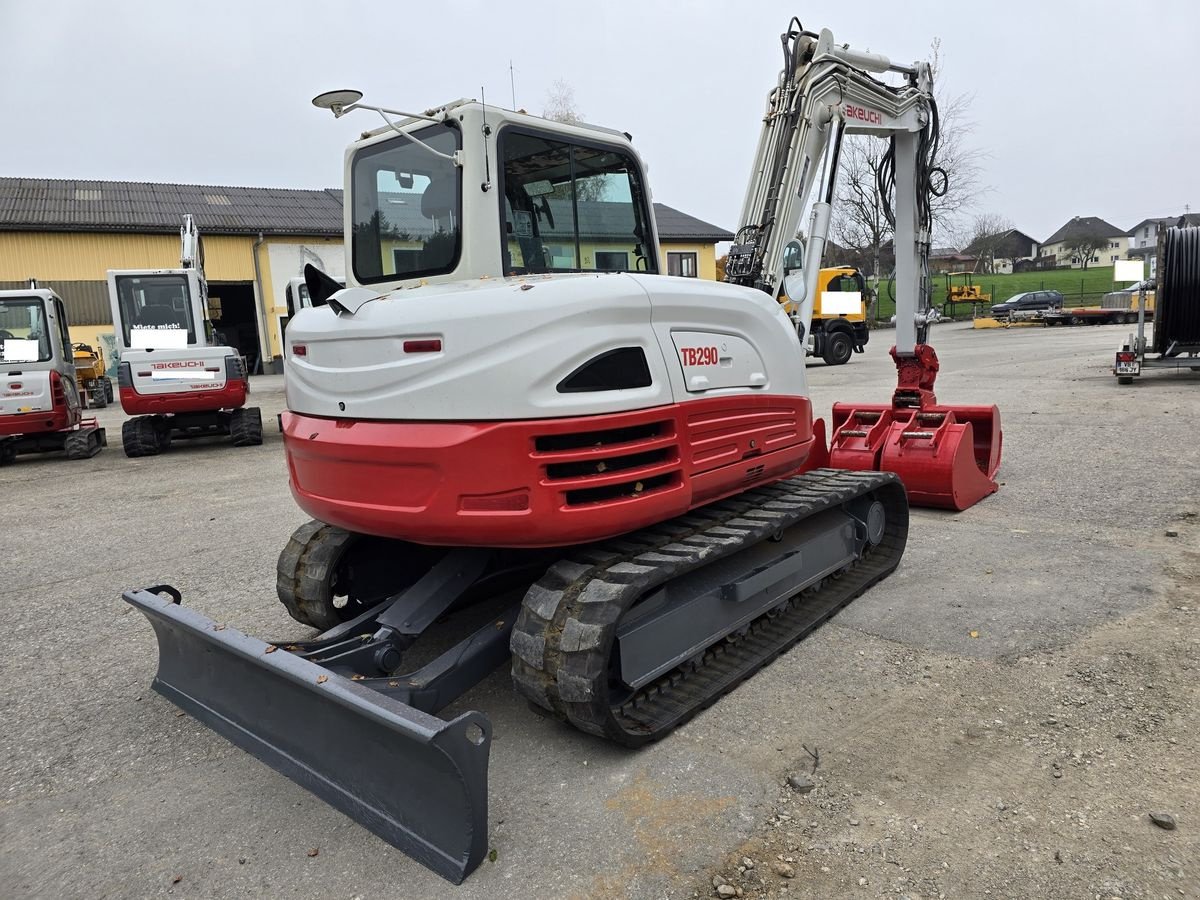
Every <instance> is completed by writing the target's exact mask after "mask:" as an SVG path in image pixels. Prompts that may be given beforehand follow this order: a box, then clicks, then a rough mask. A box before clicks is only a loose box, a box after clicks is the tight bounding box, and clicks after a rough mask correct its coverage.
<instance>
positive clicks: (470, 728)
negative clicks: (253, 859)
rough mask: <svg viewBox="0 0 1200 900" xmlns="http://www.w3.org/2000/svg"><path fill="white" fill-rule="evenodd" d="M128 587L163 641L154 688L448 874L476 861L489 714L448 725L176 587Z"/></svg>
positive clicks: (483, 826)
mask: <svg viewBox="0 0 1200 900" xmlns="http://www.w3.org/2000/svg"><path fill="white" fill-rule="evenodd" d="M162 593H167V594H170V595H171V596H170V597H164V596H161V594H162ZM123 596H124V599H125V600H126V602H128V603H130V604H132V605H133V606H135V607H137V608H138V609H139V610H141V612H142V613H144V614H145V616H146V618H147V619H149V620H150V624H151V625H152V626H153V627H154V632H155V635H156V636H157V638H158V650H159V654H158V674H157V675H156V676H155V678H154V683H153V687H154V690H156V691H158V693H160V694H162V695H163V696H164V697H166V698H167V699H168V700H170V701H171V702H172V703H174V704H175V705H176V706H178V707H179V708H180V709H182V710H184V711H185V712H187V713H189V714H190V715H192V716H194V717H195V718H196V719H198V720H199V721H201V722H203V723H204V724H205V725H207V726H209V727H210V728H212V729H213V730H214V731H216V732H217V733H218V734H220V735H221V736H223V737H225V738H227V739H228V740H230V741H231V742H233V743H234V744H236V745H237V746H239V747H241V748H242V749H243V750H246V751H248V752H249V753H252V754H253V755H254V756H256V757H258V759H260V760H262V761H263V762H265V763H266V764H267V765H269V766H271V768H273V769H275V770H276V771H277V772H280V773H282V774H284V775H286V776H287V777H288V778H290V779H292V780H293V781H295V782H296V783H297V784H299V785H300V786H302V787H304V788H307V789H308V790H309V791H311V792H312V793H314V794H316V795H317V796H318V797H320V798H321V799H322V800H324V801H325V802H327V803H329V804H330V805H331V806H334V807H336V808H337V809H339V810H341V811H342V812H344V813H345V814H346V815H348V816H350V817H351V818H352V819H354V820H355V821H356V822H359V823H361V824H362V825H364V826H365V827H367V828H369V829H370V830H371V831H373V832H374V833H375V834H377V835H379V837H381V838H383V839H384V840H385V841H387V842H388V843H389V844H392V845H393V846H395V847H397V848H399V849H400V850H403V851H404V852H405V853H407V854H408V855H409V856H411V857H412V858H413V859H415V860H417V861H418V862H420V863H421V864H423V865H425V866H427V867H429V868H430V869H432V870H433V871H434V872H436V873H437V874H439V875H441V876H442V877H443V878H446V879H448V880H450V881H453V882H454V883H456V884H457V883H459V882H461V881H462V880H463V879H464V878H465V877H466V876H467V875H468V874H470V873H471V871H472V870H474V869H475V867H476V866H477V865H479V863H480V862H481V861H482V859H483V857H484V854H486V853H487V770H488V753H489V749H490V744H491V736H492V727H491V723H490V722H489V721H488V719H487V717H486V716H484V715H482V714H481V713H478V712H467V713H463V714H462V715H460V716H458V717H457V718H455V719H453V720H452V721H449V722H445V721H443V720H441V719H439V718H437V717H436V716H432V715H430V714H428V713H425V712H422V711H420V710H418V709H415V708H413V707H411V706H407V705H405V704H404V703H400V702H398V701H397V700H394V699H392V698H391V697H388V696H385V695H384V694H382V693H380V692H379V691H375V690H371V689H370V688H367V687H364V686H362V685H360V684H358V683H356V682H355V681H353V680H351V679H348V678H344V677H342V676H340V675H337V674H334V673H333V672H331V671H329V670H328V669H325V668H323V667H321V666H319V665H316V664H315V663H312V662H309V661H308V660H306V659H303V658H301V657H300V656H297V655H295V654H293V653H288V652H286V651H285V650H284V649H283V648H282V647H281V648H279V649H278V651H276V650H274V649H273V645H271V644H267V643H265V642H263V641H261V640H258V639H257V638H253V637H250V636H248V635H245V634H242V633H241V632H239V631H236V630H234V629H232V628H227V627H225V626H224V625H220V624H218V623H216V622H214V621H212V620H211V619H208V618H206V617H205V616H203V615H200V614H199V613H197V612H195V611H193V610H189V609H187V608H186V607H184V606H182V605H180V604H179V594H178V592H177V591H175V590H174V589H168V588H166V587H156V588H150V589H146V590H137V591H127V592H126V593H125V594H124V595H123Z"/></svg>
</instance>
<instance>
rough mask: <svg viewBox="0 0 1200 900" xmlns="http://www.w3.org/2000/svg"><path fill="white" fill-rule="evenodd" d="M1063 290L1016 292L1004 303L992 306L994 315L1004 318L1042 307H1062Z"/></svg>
mask: <svg viewBox="0 0 1200 900" xmlns="http://www.w3.org/2000/svg"><path fill="white" fill-rule="evenodd" d="M1062 305H1063V295H1062V292H1061V291H1024V292H1023V293H1020V294H1014V295H1013V296H1011V297H1009V298H1008V299H1007V300H1005V301H1004V302H1003V303H997V304H995V305H994V306H992V315H993V316H994V317H996V318H998V319H1004V318H1007V317H1009V316H1011V315H1012V314H1013V313H1023V312H1034V311H1036V310H1040V309H1062Z"/></svg>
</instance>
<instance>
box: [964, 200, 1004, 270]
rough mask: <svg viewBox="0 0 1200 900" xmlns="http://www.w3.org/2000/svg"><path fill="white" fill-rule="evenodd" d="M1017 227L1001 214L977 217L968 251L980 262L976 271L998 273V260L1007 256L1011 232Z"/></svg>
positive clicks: (986, 214) (984, 214)
mask: <svg viewBox="0 0 1200 900" xmlns="http://www.w3.org/2000/svg"><path fill="white" fill-rule="evenodd" d="M1015 227H1016V226H1015V225H1013V222H1012V220H1011V219H1009V218H1008V217H1007V216H1003V215H1000V214H999V213H983V214H981V215H978V216H976V217H975V219H974V221H973V222H972V226H971V240H970V241H969V242H968V243H967V246H966V250H967V252H968V253H969V254H971V255H972V256H974V257H975V258H976V259H977V260H979V263H978V266H977V268H976V271H979V272H989V273H990V272H994V271H996V259H997V258H1001V259H1003V258H1004V257H1005V256H1006V255H1007V254H1006V251H1008V249H1009V247H1008V245H1009V244H1010V243H1011V241H1010V240H1009V238H1010V237H1011V235H1010V232H1011V231H1012V230H1013V228H1015Z"/></svg>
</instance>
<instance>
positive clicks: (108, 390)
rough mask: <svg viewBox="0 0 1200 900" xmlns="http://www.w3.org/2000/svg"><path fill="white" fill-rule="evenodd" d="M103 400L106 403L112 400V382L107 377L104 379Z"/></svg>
mask: <svg viewBox="0 0 1200 900" xmlns="http://www.w3.org/2000/svg"><path fill="white" fill-rule="evenodd" d="M104 402H105V403H106V404H107V403H112V402H113V389H112V382H111V381H109V380H108V379H107V378H105V379H104Z"/></svg>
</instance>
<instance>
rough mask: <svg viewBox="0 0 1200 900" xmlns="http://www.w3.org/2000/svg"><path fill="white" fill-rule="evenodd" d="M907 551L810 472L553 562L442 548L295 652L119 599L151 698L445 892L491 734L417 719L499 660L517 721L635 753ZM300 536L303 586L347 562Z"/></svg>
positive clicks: (469, 823)
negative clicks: (570, 728)
mask: <svg viewBox="0 0 1200 900" xmlns="http://www.w3.org/2000/svg"><path fill="white" fill-rule="evenodd" d="M907 531H908V508H907V504H906V502H905V498H904V490H903V488H902V487H901V486H900V484H899V482H898V481H897V480H896V479H895V477H894V476H892V475H886V474H881V473H850V472H835V471H832V470H828V469H824V470H818V471H816V472H813V473H810V474H808V475H804V476H800V477H797V478H794V479H790V480H788V481H785V482H779V483H776V484H773V485H769V486H767V487H764V488H761V489H758V490H755V491H750V492H747V493H746V494H743V495H740V496H738V497H736V498H732V499H730V500H725V501H721V502H719V503H715V504H712V505H710V506H708V507H703V508H701V509H699V510H697V511H696V512H694V513H693V514H690V515H688V516H684V517H681V518H679V519H675V520H671V521H669V522H664V523H661V524H659V525H656V526H653V527H651V528H647V529H644V530H643V531H640V532H635V533H633V534H629V535H626V536H624V537H622V538H620V539H617V540H613V541H610V542H607V543H601V544H591V545H587V546H583V547H579V548H575V549H574V550H571V551H569V552H567V553H565V554H564V553H563V552H562V551H561V550H560V551H557V552H553V553H551V552H549V551H497V550H490V549H485V548H455V549H450V550H446V551H444V552H443V553H441V554H440V555H438V556H436V557H435V558H430V559H428V560H427V563H428V568H427V570H426V571H425V573H424V574H423V575H421V576H420V577H419V578H417V579H416V580H415V581H414V582H413V583H411V584H410V585H408V586H407V587H405V588H403V589H401V590H399V591H398V592H397V593H396V594H394V595H393V596H390V597H388V598H387V599H385V600H384V601H383V602H381V603H377V604H375V605H373V606H369V607H368V608H367V609H365V610H364V611H362V612H359V613H357V614H353V612H352V610H353V609H356V608H357V606H350V607H349V611H347V612H346V615H347V616H349V617H348V618H347V619H346V620H345V621H343V622H342V623H341V624H339V625H336V626H335V627H333V628H331V629H329V630H327V631H325V632H324V633H323V634H321V635H319V636H317V637H316V638H314V639H312V640H308V641H297V642H284V641H280V642H274V643H267V642H264V641H261V640H258V639H256V638H252V637H249V636H247V635H245V634H242V633H241V632H239V631H237V630H235V629H233V628H230V627H227V626H226V625H225V624H223V623H218V622H215V621H213V620H212V619H209V618H207V617H205V616H203V615H201V614H199V613H197V612H195V611H193V610H190V609H188V608H186V607H184V606H182V605H181V602H180V601H181V599H182V598H181V596H180V594H179V592H178V591H176V590H175V589H174V588H172V587H170V586H167V585H158V586H155V587H150V588H146V589H144V590H136V591H129V592H127V593H125V594H124V599H125V600H126V601H127V602H129V603H131V604H132V605H133V606H135V607H137V608H138V609H139V610H141V612H142V613H143V614H145V616H146V617H147V618H148V619H149V620H150V623H151V625H153V627H154V631H155V634H156V635H157V638H158V649H159V664H158V673H157V675H156V676H155V678H154V683H153V686H154V689H155V690H156V691H158V692H159V693H160V694H162V695H163V696H164V697H166V698H167V699H169V700H170V701H171V702H173V703H174V704H176V705H177V706H178V707H179V708H180V709H182V710H184V711H186V712H188V713H189V714H191V715H192V716H194V717H195V718H196V719H198V720H199V721H201V722H204V723H205V724H206V725H208V726H209V727H210V728H212V729H213V730H214V731H216V732H217V733H219V734H221V735H222V736H224V737H225V738H227V739H228V740H230V741H231V742H233V743H234V744H236V745H238V746H239V747H242V748H243V749H245V750H247V751H248V752H250V753H251V754H253V755H254V756H256V757H257V758H258V759H260V760H261V761H263V762H265V763H267V765H269V766H271V767H272V768H274V769H275V770H277V771H278V772H280V773H282V774H284V775H286V776H287V777H289V778H291V779H292V780H293V781H295V782H296V783H297V784H299V785H301V786H302V787H305V788H307V789H308V790H310V791H312V792H313V793H314V794H316V795H317V796H318V797H320V798H321V799H323V800H325V801H326V802H327V803H329V804H330V805H332V806H334V807H336V808H337V809H339V810H341V811H342V812H344V813H345V814H347V815H348V816H350V817H351V818H353V819H354V820H355V821H357V822H359V823H361V824H362V825H364V826H365V827H366V828H368V829H370V830H371V831H373V832H374V833H375V834H377V835H379V836H380V837H381V838H383V839H384V840H385V841H387V842H388V843H390V844H392V845H394V846H396V847H398V848H399V849H401V850H403V851H404V852H405V853H407V854H409V855H410V856H411V857H413V859H415V860H417V861H418V862H420V863H422V864H423V865H425V866H428V867H429V868H430V869H432V870H433V871H435V872H437V873H438V874H439V875H441V876H443V877H444V878H447V879H449V880H451V881H454V882H456V883H457V882H459V881H461V880H462V879H463V878H464V877H465V876H466V875H467V874H469V873H470V871H471V870H472V869H474V868H475V866H477V865H478V864H479V862H480V861H481V859H482V858H483V856H484V855H485V854H486V852H487V800H488V797H487V766H488V749H489V746H490V743H491V737H492V726H491V723H490V722H489V720H488V718H487V717H486V716H485V715H483V714H482V713H478V712H466V713H463V714H461V715H459V716H457V717H455V718H453V719H452V720H450V721H443V720H441V719H439V718H437V717H436V715H435V713H437V712H438V711H439V710H441V709H443V708H444V707H445V706H447V705H448V704H449V703H451V702H453V701H454V700H456V699H458V698H459V697H461V696H462V695H463V694H464V693H465V692H466V691H468V690H469V689H470V688H471V687H473V686H474V685H475V684H477V683H478V682H479V681H480V680H482V679H483V678H485V677H486V676H487V675H489V674H490V673H491V672H493V671H494V670H495V669H496V668H497V667H499V666H500V665H502V664H503V663H504V662H505V661H507V660H508V659H509V658H510V653H515V656H514V657H513V681H514V685H515V686H516V688H517V690H518V691H520V692H521V693H522V694H523V695H524V696H525V697H526V698H527V699H528V700H529V701H530V702H531V703H533V704H534V705H536V706H538V707H541V708H543V709H544V710H545V711H546V712H547V713H548V714H549V715H551V716H555V717H558V718H561V719H563V720H564V721H567V722H569V723H570V724H573V725H575V726H576V727H578V728H581V729H583V730H585V731H588V732H590V733H592V734H597V735H600V736H602V737H606V738H608V739H610V740H614V741H616V742H618V743H621V744H624V745H626V746H638V745H640V744H644V743H646V742H648V741H653V740H657V739H659V738H661V737H663V736H664V735H666V734H667V733H668V732H669V731H671V730H672V729H674V728H675V727H677V726H678V725H680V724H682V723H683V722H685V721H687V720H688V719H689V718H691V717H692V716H693V715H695V714H696V713H697V712H700V711H701V710H703V709H704V708H705V707H707V706H708V705H710V704H711V703H712V702H713V701H714V700H716V699H717V698H718V697H720V696H721V695H722V694H724V693H725V692H727V691H728V690H730V689H732V688H733V687H735V686H736V685H737V684H738V683H739V682H740V681H742V680H743V679H745V678H747V677H748V676H750V675H751V674H753V673H754V672H755V671H757V670H758V669H759V668H761V667H762V666H764V665H766V664H767V663H769V662H770V661H771V660H773V659H774V658H775V657H776V656H777V655H779V654H780V653H782V652H783V651H784V650H786V649H787V648H788V647H790V646H792V645H793V644H794V643H796V642H797V641H798V640H800V639H801V638H803V637H804V636H806V635H807V634H809V633H810V632H811V631H813V630H814V629H815V628H817V627H819V626H820V625H821V624H822V623H824V622H825V621H826V620H828V619H829V618H830V617H831V616H833V615H834V614H835V613H836V612H837V611H838V610H840V609H841V608H842V607H843V606H845V605H846V604H847V603H849V602H850V601H851V600H853V599H854V598H855V597H857V596H858V595H859V594H861V593H862V592H863V591H864V590H866V589H867V588H869V587H870V586H871V585H873V584H874V583H875V582H877V581H878V580H879V579H881V578H883V577H885V576H886V575H888V574H889V573H890V572H891V571H892V570H894V569H895V567H896V565H897V564H898V563H899V560H900V556H901V554H902V553H903V550H904V544H905V541H906V537H907ZM298 534H300V535H301V540H302V542H303V543H304V545H305V551H304V552H303V553H302V555H301V556H300V557H299V558H298V559H297V566H298V568H299V569H300V570H301V571H310V570H311V569H312V568H315V566H310V565H309V564H310V563H315V562H316V561H317V560H318V559H324V558H327V554H325V553H324V548H325V547H326V546H331V545H337V546H338V547H339V549H344V548H343V546H342V543H341V542H340V541H339V536H338V534H337V533H336V530H333V531H332V532H331V530H330V529H329V528H328V526H323V527H318V528H311V527H308V526H304V527H302V528H301V529H300V530H298ZM342 534H344V532H343V533H342ZM287 553H288V551H286V550H285V554H287ZM393 558H396V557H395V556H393ZM376 575H377V573H373V572H372V571H371V566H369V565H368V566H366V567H360V568H358V569H354V567H351V568H349V569H348V568H346V567H343V566H339V565H334V566H333V567H331V568H330V569H329V570H328V572H327V573H326V575H325V576H324V579H325V580H324V582H323V584H324V586H325V587H326V588H333V586H334V584H335V582H336V584H337V587H336V588H333V589H336V590H340V591H345V592H347V596H348V597H361V596H363V595H364V593H370V591H371V589H372V587H373V586H371V585H364V584H357V583H355V579H356V577H357V578H361V579H366V580H367V581H370V580H372V579H374V578H376ZM364 587H365V588H366V590H365V591H364V590H361V589H360V588H364ZM306 590H308V589H306ZM313 592H314V593H315V592H316V589H315V588H314V589H313ZM497 607H498V609H499V611H498V612H495V613H493V614H491V615H484V613H486V612H488V611H489V610H490V609H494V608H497ZM471 616H474V620H473V621H474V623H475V625H477V627H473V628H467V629H463V628H461V627H460V628H459V629H458V630H459V631H460V632H461V631H464V630H465V631H466V634H465V636H463V637H461V638H459V639H458V640H457V641H455V642H454V643H452V644H451V645H449V646H448V647H447V648H446V649H443V650H442V651H441V652H439V653H436V655H433V656H432V658H429V659H427V661H425V662H424V663H423V664H421V665H418V666H416V667H414V668H411V669H410V668H406V664H407V659H406V657H407V656H408V655H409V653H410V652H416V644H417V639H418V638H419V637H421V636H422V635H423V634H425V633H426V631H427V630H428V629H429V628H430V626H432V625H433V624H434V623H435V622H437V621H443V622H444V623H446V624H449V623H452V622H454V621H455V618H456V617H459V618H462V617H467V618H468V619H470V617H471ZM464 624H465V623H464ZM445 644H446V642H445V641H444V640H442V641H440V642H439V643H438V646H445ZM425 656H426V657H429V656H430V654H428V653H426V654H425Z"/></svg>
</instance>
